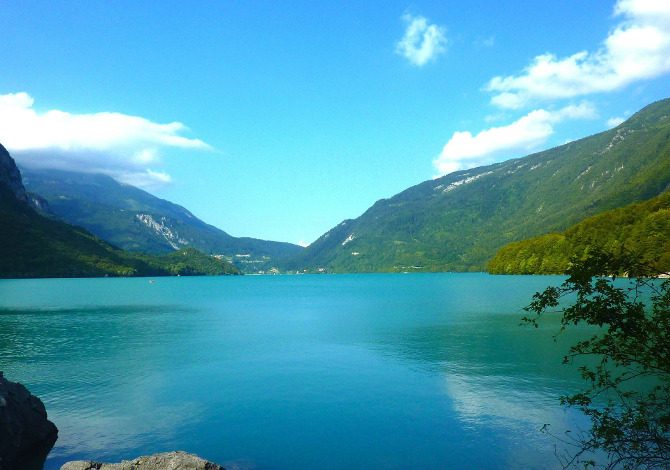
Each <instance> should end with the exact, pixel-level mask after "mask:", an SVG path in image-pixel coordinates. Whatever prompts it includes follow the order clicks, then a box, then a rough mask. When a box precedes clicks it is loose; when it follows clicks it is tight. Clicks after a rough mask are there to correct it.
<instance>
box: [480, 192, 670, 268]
mask: <svg viewBox="0 0 670 470" xmlns="http://www.w3.org/2000/svg"><path fill="white" fill-rule="evenodd" d="M594 247H600V248H602V249H604V250H606V251H608V252H611V253H623V252H628V253H634V254H635V257H636V259H638V260H639V261H640V262H642V263H644V264H647V265H649V266H651V267H653V268H654V269H656V270H658V271H670V191H666V192H665V193H663V194H661V195H660V196H657V197H655V198H653V199H650V200H648V201H645V202H642V203H638V204H631V205H628V206H626V207H623V208H620V209H614V210H611V211H607V212H604V213H602V214H599V215H596V216H594V217H590V218H588V219H586V220H584V221H582V222H580V223H579V224H577V225H575V226H573V227H571V228H569V229H568V230H566V231H565V232H563V233H560V234H555V233H552V234H547V235H542V236H539V237H535V238H531V239H528V240H523V241H519V242H514V243H510V244H508V245H506V246H504V247H503V248H501V249H500V250H499V251H498V252H497V253H496V255H495V256H494V257H493V259H492V260H491V261H490V262H489V264H488V271H489V272H490V273H493V274H560V273H564V272H566V270H567V269H568V266H569V261H570V259H571V258H577V259H584V258H585V257H586V256H588V254H589V253H590V251H591V250H592V249H593V248H594Z"/></svg>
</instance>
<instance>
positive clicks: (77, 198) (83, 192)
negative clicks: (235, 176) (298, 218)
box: [21, 168, 303, 272]
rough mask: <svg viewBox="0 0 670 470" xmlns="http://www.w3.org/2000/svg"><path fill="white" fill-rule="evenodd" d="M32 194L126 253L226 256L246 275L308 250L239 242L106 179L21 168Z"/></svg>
mask: <svg viewBox="0 0 670 470" xmlns="http://www.w3.org/2000/svg"><path fill="white" fill-rule="evenodd" d="M21 171H22V173H23V174H24V184H25V186H26V188H27V190H28V191H29V192H30V193H35V194H38V195H39V196H41V197H42V198H44V199H45V200H46V201H47V203H48V207H49V209H48V210H49V211H50V212H51V213H53V214H54V215H56V216H57V217H58V218H60V219H62V220H63V221H65V222H67V223H70V224H73V225H77V226H80V227H83V228H85V229H86V230H88V231H90V232H91V233H93V234H95V235H96V236H98V237H100V238H102V239H103V240H105V241H107V242H109V243H112V244H113V245H115V246H118V247H120V248H122V249H124V250H130V251H137V252H144V253H156V254H160V253H171V252H173V251H175V250H178V249H180V248H185V247H192V248H196V249H197V250H200V251H202V252H205V253H208V254H212V255H221V256H224V257H226V258H227V259H229V260H232V261H233V262H234V263H235V264H236V265H238V266H239V267H240V268H241V269H242V270H243V271H245V272H257V271H259V270H267V269H270V268H272V267H273V266H277V265H279V264H281V262H282V260H283V259H285V258H287V257H290V256H295V255H296V254H298V253H300V252H301V251H302V250H303V248H302V247H300V246H297V245H293V244H291V243H282V242H273V241H265V240H258V239H254V238H246V237H243V238H237V237H233V236H231V235H229V234H227V233H226V232H224V231H222V230H220V229H218V228H216V227H214V226H212V225H208V224H206V223H205V222H203V221H202V220H200V219H198V218H197V217H196V216H194V215H193V214H192V213H191V212H189V211H188V210H186V209H185V208H183V207H181V206H178V205H177V204H173V203H171V202H169V201H166V200H163V199H159V198H157V197H155V196H153V195H151V194H149V193H147V192H146V191H143V190H141V189H139V188H136V187H134V186H130V185H127V184H122V183H119V182H117V181H116V180H114V179H113V178H111V177H109V176H106V175H101V174H89V173H75V172H66V171H60V170H34V169H30V168H22V169H21Z"/></svg>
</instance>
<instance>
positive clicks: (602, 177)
mask: <svg viewBox="0 0 670 470" xmlns="http://www.w3.org/2000/svg"><path fill="white" fill-rule="evenodd" d="M668 183H670V100H664V101H660V102H657V103H654V104H652V105H649V106H647V107H646V108H645V109H643V110H642V111H640V112H639V113H637V114H635V115H634V116H632V117H631V118H630V119H629V120H628V121H626V122H625V123H623V124H621V125H620V126H618V127H617V128H615V129H612V130H609V131H606V132H603V133H600V134H597V135H594V136H591V137H587V138H584V139H581V140H578V141H575V142H570V143H568V144H565V145H562V146H560V147H556V148H553V149H550V150H546V151H543V152H539V153H536V154H533V155H529V156H527V157H524V158H519V159H514V160H509V161H506V162H503V163H497V164H494V165H489V166H485V167H480V168H474V169H470V170H464V171H457V172H454V173H450V174H448V175H446V176H443V177H441V178H437V179H435V180H430V181H426V182H424V183H421V184H419V185H417V186H414V187H412V188H409V189H407V190H405V191H403V192H401V193H399V194H397V195H395V196H393V197H391V198H390V199H383V200H380V201H378V202H377V203H375V204H374V205H373V206H372V207H370V208H369V209H368V210H367V211H366V212H365V213H364V214H363V215H361V216H360V217H358V218H357V219H353V220H347V221H344V222H343V223H341V224H339V225H337V226H336V227H334V228H333V229H332V230H330V231H329V232H328V233H326V234H324V235H323V236H322V237H320V238H319V239H318V240H317V241H316V242H314V243H313V244H312V245H311V246H309V247H308V248H307V249H306V250H305V252H304V253H302V254H299V255H298V256H297V257H296V258H295V259H294V260H293V262H292V264H291V266H292V267H293V268H294V269H303V268H306V269H309V270H315V269H318V268H319V267H322V268H325V269H327V270H329V271H336V272H342V271H471V270H480V271H481V270H484V269H485V267H486V263H487V261H488V260H490V259H491V258H492V257H493V255H494V254H495V253H496V251H497V250H498V249H499V248H501V247H502V246H504V245H506V244H507V243H509V242H513V241H517V240H524V239H527V238H529V237H533V236H537V235H540V234H544V233H550V232H560V231H562V230H565V229H567V228H568V227H570V226H571V225H574V224H575V223H577V222H579V221H581V220H584V219H585V218H587V217H589V216H592V215H595V214H598V213H601V212H603V211H606V210H610V209H614V208H617V207H623V206H625V205H627V204H630V203H634V202H639V201H644V200H647V199H649V198H652V197H654V196H657V195H658V194H660V193H662V192H663V191H664V190H665V189H666V188H667V187H668ZM350 237H353V238H351V240H350V241H348V242H347V240H348V239H349V238H350Z"/></svg>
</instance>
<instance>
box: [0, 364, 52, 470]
mask: <svg viewBox="0 0 670 470" xmlns="http://www.w3.org/2000/svg"><path fill="white" fill-rule="evenodd" d="M57 438H58V429H57V428H56V426H55V425H54V423H52V422H51V421H49V420H48V419H47V412H46V409H45V408H44V404H43V403H42V401H41V400H40V399H39V398H37V397H36V396H34V395H31V394H30V392H29V391H28V389H26V387H24V386H23V385H21V384H20V383H16V382H10V381H9V380H7V379H5V377H4V375H3V373H2V372H0V469H1V470H14V469H16V470H19V469H21V470H33V469H35V470H38V469H41V468H42V465H43V464H44V460H45V459H46V456H47V454H48V453H49V451H50V450H51V448H52V447H53V445H54V443H55V442H56V439H57Z"/></svg>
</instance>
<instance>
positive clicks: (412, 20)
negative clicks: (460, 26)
mask: <svg viewBox="0 0 670 470" xmlns="http://www.w3.org/2000/svg"><path fill="white" fill-rule="evenodd" d="M403 20H405V23H407V29H406V30H405V35H404V36H403V38H402V39H401V40H400V41H398V43H397V44H396V49H395V50H396V53H398V54H400V55H402V56H403V57H405V58H406V59H407V60H409V61H410V63H411V64H413V65H416V66H417V67H421V66H423V65H425V64H427V63H428V62H429V61H430V60H432V59H434V58H435V57H437V56H438V55H439V54H441V53H443V52H445V51H446V44H447V37H446V34H445V29H444V28H443V27H441V26H438V25H435V24H429V23H428V20H427V19H426V18H424V17H423V16H412V15H410V14H405V15H403Z"/></svg>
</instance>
